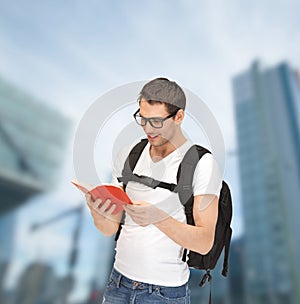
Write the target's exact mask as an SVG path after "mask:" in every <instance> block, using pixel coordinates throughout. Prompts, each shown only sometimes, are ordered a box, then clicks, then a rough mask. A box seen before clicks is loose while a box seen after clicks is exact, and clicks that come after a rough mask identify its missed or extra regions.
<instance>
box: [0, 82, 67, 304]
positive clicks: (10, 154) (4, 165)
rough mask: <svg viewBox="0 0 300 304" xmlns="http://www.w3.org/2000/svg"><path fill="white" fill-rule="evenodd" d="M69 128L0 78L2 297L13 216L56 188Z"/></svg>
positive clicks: (59, 117)
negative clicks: (18, 209)
mask: <svg viewBox="0 0 300 304" xmlns="http://www.w3.org/2000/svg"><path fill="white" fill-rule="evenodd" d="M70 127H71V122H70V119H68V118H66V117H65V116H64V115H62V114H60V113H59V112H58V111H55V110H53V109H51V108H50V107H49V106H46V105H45V104H44V103H42V102H41V101H39V100H36V99H35V98H34V97H32V96H31V95H29V94H27V93H25V92H24V91H22V90H21V89H19V88H17V87H16V86H14V85H12V84H9V83H7V82H6V81H4V80H3V79H1V78H0V202H1V203H0V244H1V245H0V297H1V293H2V291H3V290H2V289H3V284H4V280H5V274H6V272H7V269H8V268H9V263H10V261H11V257H12V253H13V247H14V231H15V222H16V221H15V217H16V215H15V212H14V210H15V208H17V207H18V206H21V205H22V204H24V203H25V202H26V200H28V199H29V198H30V197H31V196H33V195H35V194H37V193H41V192H43V191H46V190H49V189H51V188H52V187H53V186H54V185H55V181H56V180H57V178H58V173H59V170H60V165H61V163H62V161H63V160H64V157H63V156H64V153H65V149H66V145H67V142H68V141H67V138H68V134H69V132H70ZM0 302H1V298H0Z"/></svg>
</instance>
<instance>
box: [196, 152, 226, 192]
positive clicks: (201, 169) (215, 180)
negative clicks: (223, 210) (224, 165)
mask: <svg viewBox="0 0 300 304" xmlns="http://www.w3.org/2000/svg"><path fill="white" fill-rule="evenodd" d="M221 187H222V176H221V172H220V169H219V166H218V164H217V162H216V160H215V159H214V157H213V155H212V154H211V153H206V154H204V155H203V156H202V157H201V159H200V160H199V162H198V164H197V166H196V169H195V172H194V178H193V191H194V196H196V195H203V194H215V195H217V196H219V194H220V190H221Z"/></svg>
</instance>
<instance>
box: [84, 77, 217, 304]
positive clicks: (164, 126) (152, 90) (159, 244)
mask: <svg viewBox="0 0 300 304" xmlns="http://www.w3.org/2000/svg"><path fill="white" fill-rule="evenodd" d="M138 101H139V109H138V110H137V111H136V112H135V114H134V118H135V120H136V122H137V123H138V124H139V125H141V127H142V128H143V129H144V132H145V134H146V136H147V138H148V144H147V145H146V147H145V148H144V150H143V152H142V154H141V156H140V158H139V160H138V162H137V164H136V166H135V169H134V173H136V174H139V175H144V176H150V177H152V178H154V179H156V180H160V181H164V182H167V183H175V184H176V174H177V170H178V167H179V164H180V162H181V161H182V158H183V156H184V154H185V153H186V152H187V150H188V149H189V148H190V147H191V146H192V143H191V142H190V141H189V140H187V139H186V138H185V136H184V134H183V132H182V129H181V124H182V121H183V119H184V110H185V105H186V97H185V94H184V92H183V90H182V89H181V88H180V87H179V86H178V84H177V83H175V82H173V81H169V80H168V79H166V78H156V79H154V80H152V81H150V82H148V83H147V84H146V85H145V86H144V87H143V88H142V90H141V92H140V96H139V99H138ZM129 151H130V150H129ZM129 151H127V153H126V154H125V157H122V156H120V157H119V158H118V159H117V160H116V162H115V164H114V168H113V184H116V185H120V183H118V181H117V177H120V176H121V172H122V169H123V166H124V162H125V159H126V157H127V155H128V154H129ZM221 182H222V178H221V175H220V172H219V170H218V166H217V164H216V162H215V160H214V158H213V156H212V155H211V154H209V153H207V154H205V155H204V156H203V157H202V158H201V159H200V161H199V162H198V164H197V167H196V169H195V173H194V178H193V193H194V206H193V216H194V220H195V226H192V225H188V224H186V216H185V212H184V207H183V205H182V204H181V202H180V200H179V197H178V194H177V193H173V192H170V191H169V190H167V189H163V188H156V189H152V188H150V187H147V186H145V185H143V184H141V183H138V182H129V183H128V184H127V187H126V192H127V194H128V195H129V197H130V198H131V199H132V201H133V202H134V205H127V206H126V207H125V214H126V218H125V223H124V225H123V228H122V230H121V234H120V237H119V239H118V241H117V245H116V257H115V262H114V268H113V270H112V273H111V275H110V278H109V281H108V284H107V286H106V290H105V293H104V298H103V303H104V304H109V303H111V304H126V303H142V304H156V303H185V304H187V303H190V297H189V289H188V283H187V282H188V279H189V268H188V265H187V263H186V262H183V261H182V255H183V250H184V248H187V249H188V250H192V251H196V252H199V253H201V254H205V253H207V252H208V251H209V250H210V249H211V247H212V245H213V241H214V233H215V226H216V221H217V216H218V195H219V193H220V189H221ZM86 198H87V201H88V203H89V204H88V205H92V206H93V207H94V208H93V207H90V210H91V214H92V216H93V219H94V223H95V226H96V227H97V228H98V229H99V230H100V231H101V232H102V233H103V234H104V235H107V236H110V235H113V234H115V233H116V232H117V230H118V227H119V222H120V221H121V217H122V214H121V213H119V214H117V215H112V212H113V211H114V209H115V205H113V206H111V207H110V208H109V209H107V208H108V207H109V205H110V202H109V201H105V202H102V201H101V200H97V201H95V202H93V201H92V200H91V197H90V196H89V195H87V197H86Z"/></svg>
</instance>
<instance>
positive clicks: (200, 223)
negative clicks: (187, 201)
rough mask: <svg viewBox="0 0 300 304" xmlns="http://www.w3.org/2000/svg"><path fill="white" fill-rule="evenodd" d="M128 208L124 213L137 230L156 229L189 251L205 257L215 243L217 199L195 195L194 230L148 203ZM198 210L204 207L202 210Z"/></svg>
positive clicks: (211, 196)
mask: <svg viewBox="0 0 300 304" xmlns="http://www.w3.org/2000/svg"><path fill="white" fill-rule="evenodd" d="M134 203H135V204H134V205H133V206H132V205H127V206H126V207H125V210H126V212H127V213H128V214H129V215H130V216H131V218H132V219H133V221H134V222H136V223H137V224H138V225H140V226H147V225H149V224H153V225H155V226H156V227H157V228H158V229H159V230H161V231H162V232H163V233H164V234H166V235H167V236H168V237H169V238H170V239H172V240H173V241H174V242H175V243H177V244H179V245H180V246H182V247H184V248H187V249H189V250H192V251H195V252H199V253H201V254H206V253H207V252H209V250H210V249H211V247H212V245H213V242H214V235H215V228H216V222H217V218H218V197H217V196H216V195H197V196H195V197H194V207H193V216H194V220H195V226H193V225H188V224H185V223H181V222H179V221H177V220H176V219H174V218H173V217H171V216H169V215H168V214H167V213H165V212H164V211H162V210H161V209H158V208H157V207H155V206H154V205H152V204H149V203H147V202H134ZM200 206H207V207H206V208H205V209H203V208H200Z"/></svg>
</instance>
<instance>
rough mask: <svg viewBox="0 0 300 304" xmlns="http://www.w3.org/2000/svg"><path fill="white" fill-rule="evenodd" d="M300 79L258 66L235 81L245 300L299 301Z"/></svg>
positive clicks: (282, 67) (281, 68) (285, 70)
mask: <svg viewBox="0 0 300 304" xmlns="http://www.w3.org/2000/svg"><path fill="white" fill-rule="evenodd" d="M297 75H298V74H297V73H296V72H295V71H293V69H292V68H291V67H290V66H289V65H288V64H287V63H281V64H279V65H277V66H275V67H271V68H263V67H262V66H261V65H260V64H259V62H254V63H253V64H252V66H251V67H250V68H249V70H247V71H245V72H242V73H240V74H239V75H237V76H236V77H234V79H233V92H234V102H235V115H236V124H237V126H236V129H237V139H238V151H239V167H240V179H241V192H242V201H243V214H244V220H245V223H244V224H245V225H244V226H245V236H244V250H245V264H244V265H245V292H246V296H247V299H246V301H247V302H246V303H255V304H260V303H264V304H268V303H272V304H273V303H274V304H281V303H285V304H288V303H289V304H297V303H300V267H299V260H300V241H299V234H298V231H299V230H300V221H299V213H300V205H299V197H300V139H299V116H298V115H299V107H300V106H299V105H300V94H299V92H300V89H299V87H300V83H299V77H298V76H297Z"/></svg>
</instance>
